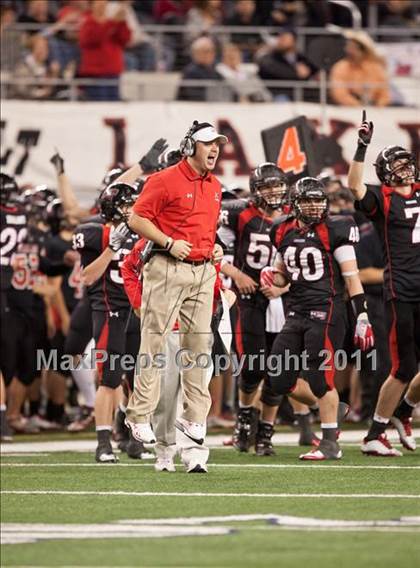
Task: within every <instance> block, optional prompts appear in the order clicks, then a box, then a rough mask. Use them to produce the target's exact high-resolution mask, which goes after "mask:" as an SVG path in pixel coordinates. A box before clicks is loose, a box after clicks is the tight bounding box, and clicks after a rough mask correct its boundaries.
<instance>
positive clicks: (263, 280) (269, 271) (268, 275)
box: [260, 266, 280, 286]
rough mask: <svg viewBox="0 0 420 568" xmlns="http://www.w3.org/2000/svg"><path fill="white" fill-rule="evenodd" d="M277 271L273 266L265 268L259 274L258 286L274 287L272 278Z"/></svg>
mask: <svg viewBox="0 0 420 568" xmlns="http://www.w3.org/2000/svg"><path fill="white" fill-rule="evenodd" d="M279 272H280V271H279V270H277V269H276V268H274V267H273V266H266V267H265V268H263V269H262V270H261V272H260V284H261V286H275V284H274V278H275V275H276V274H279Z"/></svg>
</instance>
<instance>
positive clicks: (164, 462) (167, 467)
mask: <svg viewBox="0 0 420 568" xmlns="http://www.w3.org/2000/svg"><path fill="white" fill-rule="evenodd" d="M155 471H167V472H169V473H172V472H174V471H176V469H175V464H174V462H173V460H172V458H164V457H163V458H159V457H158V458H157V459H156V461H155Z"/></svg>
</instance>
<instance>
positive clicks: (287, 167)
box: [277, 126, 307, 174]
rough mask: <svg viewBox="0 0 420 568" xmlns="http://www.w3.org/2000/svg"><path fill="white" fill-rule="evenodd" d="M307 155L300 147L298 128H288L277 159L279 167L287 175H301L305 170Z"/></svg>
mask: <svg viewBox="0 0 420 568" xmlns="http://www.w3.org/2000/svg"><path fill="white" fill-rule="evenodd" d="M306 163H307V160H306V154H305V153H304V152H303V151H302V149H301V147H300V141H299V134H298V130H297V128H296V126H289V128H286V130H285V132H284V136H283V140H282V143H281V146H280V150H279V156H278V158H277V165H278V166H279V167H280V168H281V169H282V170H283V171H284V172H286V173H288V172H293V173H294V174H300V173H302V172H303V170H304V169H305V166H306Z"/></svg>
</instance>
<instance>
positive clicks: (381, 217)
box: [356, 183, 420, 302]
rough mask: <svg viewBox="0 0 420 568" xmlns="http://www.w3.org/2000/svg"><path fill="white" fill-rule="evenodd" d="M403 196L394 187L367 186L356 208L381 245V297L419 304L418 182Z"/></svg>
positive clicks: (419, 186)
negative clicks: (408, 193)
mask: <svg viewBox="0 0 420 568" xmlns="http://www.w3.org/2000/svg"><path fill="white" fill-rule="evenodd" d="M412 188H413V190H412V193H411V195H410V196H408V197H403V196H402V195H399V194H398V193H396V192H395V191H394V189H393V188H391V187H387V186H382V187H381V188H378V187H375V186H369V187H368V191H367V192H366V195H365V196H364V198H363V199H362V200H361V201H357V202H356V207H357V208H358V209H359V210H360V211H362V212H363V213H365V215H366V216H368V217H369V218H370V219H372V222H373V224H374V225H375V228H376V230H377V231H378V234H379V237H380V239H381V242H382V246H383V252H384V262H385V272H384V297H385V300H390V299H392V298H396V299H398V300H402V301H405V302H418V301H420V183H415V184H413V186H412Z"/></svg>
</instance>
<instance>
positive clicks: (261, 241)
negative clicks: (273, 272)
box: [246, 233, 272, 270]
mask: <svg viewBox="0 0 420 568" xmlns="http://www.w3.org/2000/svg"><path fill="white" fill-rule="evenodd" d="M271 251H272V245H271V242H270V236H269V235H262V234H260V233H251V234H250V235H249V249H248V254H247V255H246V263H247V264H248V266H250V267H251V268H255V269H256V270H261V269H262V268H264V267H265V266H268V265H269V264H270V257H271Z"/></svg>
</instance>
